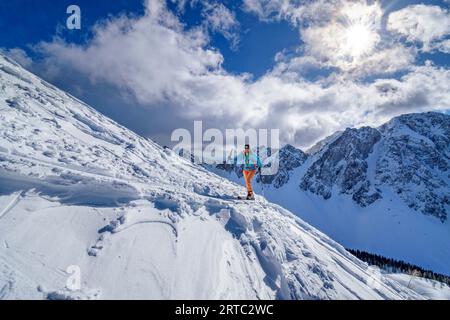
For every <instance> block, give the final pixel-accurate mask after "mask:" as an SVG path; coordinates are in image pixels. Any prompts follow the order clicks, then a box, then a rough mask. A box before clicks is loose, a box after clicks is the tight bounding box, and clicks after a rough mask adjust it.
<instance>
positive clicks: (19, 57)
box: [0, 48, 33, 68]
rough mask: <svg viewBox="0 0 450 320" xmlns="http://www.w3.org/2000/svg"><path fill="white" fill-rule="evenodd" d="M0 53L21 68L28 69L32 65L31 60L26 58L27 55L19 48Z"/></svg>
mask: <svg viewBox="0 0 450 320" xmlns="http://www.w3.org/2000/svg"><path fill="white" fill-rule="evenodd" d="M0 51H1V52H2V53H4V54H6V55H7V56H9V57H11V58H12V59H14V60H15V61H17V62H18V63H19V64H20V65H21V66H22V67H24V68H29V67H31V65H32V64H33V60H32V59H31V58H30V57H28V55H27V53H26V52H25V51H24V50H23V49H20V48H12V49H2V48H0Z"/></svg>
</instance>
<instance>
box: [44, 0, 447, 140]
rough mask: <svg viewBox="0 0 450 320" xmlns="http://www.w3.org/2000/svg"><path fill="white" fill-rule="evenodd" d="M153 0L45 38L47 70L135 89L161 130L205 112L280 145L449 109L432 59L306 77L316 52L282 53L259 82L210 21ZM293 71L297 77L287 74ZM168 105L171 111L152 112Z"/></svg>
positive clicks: (128, 103)
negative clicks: (217, 39)
mask: <svg viewBox="0 0 450 320" xmlns="http://www.w3.org/2000/svg"><path fill="white" fill-rule="evenodd" d="M146 5H147V11H146V14H145V15H144V16H142V17H138V18H129V17H124V16H122V17H118V18H113V19H110V20H109V21H106V22H104V23H102V24H100V25H98V26H97V27H96V28H95V32H94V37H93V39H92V40H91V41H90V42H89V43H87V44H85V45H82V46H77V45H73V44H69V43H66V42H64V41H63V40H61V39H55V40H54V41H52V42H50V43H42V44H40V45H39V46H38V48H39V49H40V50H41V53H42V54H44V55H45V57H46V58H45V60H44V61H43V62H42V63H41V64H40V67H41V68H44V70H45V71H46V72H47V77H53V79H56V80H57V79H58V78H61V77H67V75H68V74H70V75H76V74H82V75H83V76H85V77H88V78H89V79H91V81H92V82H94V83H96V84H107V85H109V86H113V87H114V88H115V89H117V90H115V91H117V92H118V93H119V94H120V95H131V96H132V97H133V98H134V99H135V100H136V101H137V102H138V106H140V107H141V108H143V109H145V110H148V118H149V120H148V121H149V122H151V121H153V122H152V124H153V123H157V124H158V126H160V127H167V128H169V127H170V126H169V125H167V124H168V123H170V124H173V121H181V120H183V119H184V120H186V121H192V120H194V119H202V120H204V122H205V123H207V124H208V126H215V127H217V128H222V129H223V128H227V127H230V128H236V127H249V126H251V127H256V128H280V129H281V135H282V139H283V142H285V143H287V142H289V143H293V144H295V145H298V146H302V147H306V146H309V145H310V144H311V143H313V142H315V141H316V140H318V139H320V138H323V137H325V136H326V135H329V134H331V133H333V132H334V131H336V130H341V129H343V128H345V127H347V126H355V125H364V124H376V125H378V124H381V122H383V121H385V120H387V119H389V118H390V117H391V116H394V115H398V114H401V113H405V112H414V111H423V110H443V109H446V108H447V109H448V108H450V100H449V99H450V98H449V97H450V96H449V94H448V92H450V71H448V70H447V69H442V68H441V69H440V68H437V67H434V66H432V65H427V66H424V67H410V68H409V69H408V73H407V74H406V75H405V76H403V77H402V78H401V79H398V80H393V79H379V80H376V81H374V82H372V83H360V82H358V81H355V80H354V79H353V78H352V77H341V76H340V75H339V74H333V75H331V76H330V77H329V78H326V79H322V80H319V81H309V80H306V79H305V78H303V77H302V76H301V75H299V74H298V73H296V70H295V68H297V69H298V68H302V67H303V66H305V65H309V66H310V67H315V66H316V65H317V64H320V63H323V61H318V60H316V59H314V58H313V56H311V55H306V56H304V57H299V56H295V57H294V58H292V59H290V58H289V59H285V58H284V57H283V55H282V54H280V55H279V56H278V57H277V58H278V60H277V66H276V67H275V68H274V70H272V71H271V72H268V73H267V74H266V75H264V76H262V77H261V78H259V79H256V80H251V78H250V77H248V76H247V75H233V74H230V73H228V72H226V70H224V69H223V68H222V66H221V64H222V61H223V57H222V55H221V54H220V52H218V51H217V50H215V49H213V48H211V47H210V44H209V38H208V35H207V32H206V31H205V30H204V29H203V28H194V29H186V27H185V26H184V25H183V24H182V23H181V22H180V21H179V20H178V18H177V17H176V16H175V15H174V14H172V13H170V12H169V11H168V10H167V9H166V7H165V6H164V2H162V1H150V2H147V4H146ZM388 50H391V51H389V53H386V52H388ZM396 50H400V51H396ZM401 50H403V48H401V47H392V48H389V49H386V50H385V51H381V52H384V53H380V52H375V51H374V52H373V53H371V54H370V55H368V57H367V58H366V61H367V62H366V65H367V66H370V65H373V67H370V68H373V69H376V68H377V67H379V64H380V63H381V62H383V63H385V65H384V66H383V67H382V68H384V69H389V68H391V69H392V70H397V69H398V68H399V66H398V65H396V64H399V63H400V64H401V65H403V66H407V65H408V63H409V62H410V61H411V60H409V59H408V58H406V59H405V60H402V61H401V62H398V61H397V62H395V64H394V65H393V66H391V63H392V61H395V60H400V59H398V57H399V56H402V55H403V56H405V57H407V54H406V53H403V52H401ZM298 54H299V55H300V54H301V52H298ZM377 54H380V55H381V57H377ZM386 57H387V58H386ZM394 57H395V59H394ZM320 58H321V59H323V58H322V57H320ZM329 59H332V57H329ZM383 59H384V60H386V61H383ZM366 68H369V67H366ZM291 72H292V73H293V74H296V76H288V75H289V73H291ZM80 82H81V81H80ZM81 83H82V82H81ZM82 84H83V85H84V86H85V89H86V91H88V90H91V89H92V84H91V83H82ZM109 92H111V91H109ZM113 94H117V93H113ZM111 99H112V98H110V97H109V100H111ZM123 100H124V105H123V108H124V110H123V113H127V111H126V110H125V108H130V109H131V108H135V107H136V101H134V100H130V99H123ZM161 105H162V106H164V109H155V108H157V107H160V106H161ZM154 110H158V112H161V113H162V114H161V115H159V113H158V112H156V111H154ZM174 119H176V120H174ZM180 125H181V124H180ZM158 134H163V133H161V132H159V133H158ZM165 134H166V135H170V132H165Z"/></svg>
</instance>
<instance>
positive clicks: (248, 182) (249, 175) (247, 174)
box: [244, 170, 256, 194]
mask: <svg viewBox="0 0 450 320" xmlns="http://www.w3.org/2000/svg"><path fill="white" fill-rule="evenodd" d="M255 174H256V170H244V179H245V186H246V187H247V192H248V193H249V194H253V189H252V179H253V177H254V176H255Z"/></svg>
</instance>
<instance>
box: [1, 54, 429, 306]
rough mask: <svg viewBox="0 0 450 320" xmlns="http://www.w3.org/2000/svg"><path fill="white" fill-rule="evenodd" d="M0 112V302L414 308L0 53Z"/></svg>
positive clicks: (273, 210)
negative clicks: (313, 302) (382, 302)
mask: <svg viewBox="0 0 450 320" xmlns="http://www.w3.org/2000/svg"><path fill="white" fill-rule="evenodd" d="M0 110H1V111H0V125H1V131H0V181H1V183H0V299H41V298H43V299H98V298H102V299H113V298H121V299H134V298H143V299H178V298H180V299H216V298H222V299H230V298H233V299H241V298H246V299H420V298H423V296H422V295H421V294H419V293H417V292H415V291H413V290H411V289H408V288H407V287H406V286H405V285H404V284H402V281H396V280H394V279H392V278H391V277H388V276H386V275H384V274H382V273H380V272H379V271H378V270H377V269H374V268H371V267H369V266H368V265H367V264H365V263H363V262H361V261H360V260H358V259H356V258H355V257H353V256H352V255H350V254H349V253H348V252H346V251H345V250H344V248H343V247H341V246H340V245H338V244H337V243H336V242H334V241H332V240H331V239H330V238H328V237H327V236H325V235H324V234H322V233H321V232H319V231H317V230H316V229H314V228H313V227H311V226H309V225H308V224H306V223H305V222H303V221H302V220H300V219H299V218H297V217H296V216H294V215H293V214H291V213H290V212H289V211H287V210H285V209H283V208H282V207H280V206H278V205H274V204H271V203H269V202H267V201H266V200H265V199H264V198H262V197H260V196H258V197H257V200H256V201H255V202H239V201H236V200H234V199H235V197H236V196H237V195H238V194H242V193H243V192H244V190H243V188H242V187H241V186H239V185H237V184H234V183H232V182H230V181H228V180H226V179H223V178H221V177H219V176H217V175H215V174H213V173H210V172H208V171H207V170H205V169H203V168H200V167H198V166H194V165H193V164H191V163H190V162H188V161H186V160H184V159H182V158H181V157H179V156H177V155H175V154H173V153H172V151H170V150H167V149H164V148H161V147H160V146H158V145H157V144H155V143H153V142H152V141H150V140H147V139H144V138H142V137H140V136H138V135H136V134H134V133H133V132H131V131H129V130H127V129H126V128H124V127H122V126H120V125H118V124H117V123H115V122H113V121H112V120H110V119H108V118H107V117H105V116H103V115H101V114H99V113H98V112H96V111H95V110H94V109H92V108H91V107H89V106H87V105H86V104H84V103H82V102H81V101H79V100H77V99H75V98H74V97H72V96H70V95H68V94H66V93H64V92H62V91H60V90H58V89H56V88H55V87H53V86H51V85H49V84H48V83H46V82H45V81H43V80H41V79H39V78H38V77H36V76H34V75H32V74H31V73H29V72H27V71H25V70H24V69H22V68H21V67H20V66H19V65H17V64H16V63H14V62H13V61H11V60H9V59H8V58H6V57H4V56H1V55H0ZM71 266H72V267H73V266H75V267H77V268H78V269H79V271H80V274H79V278H80V280H81V283H80V284H81V286H80V287H79V288H78V289H77V288H73V287H71V286H68V281H69V280H70V279H71V275H69V274H68V273H67V270H68V267H71Z"/></svg>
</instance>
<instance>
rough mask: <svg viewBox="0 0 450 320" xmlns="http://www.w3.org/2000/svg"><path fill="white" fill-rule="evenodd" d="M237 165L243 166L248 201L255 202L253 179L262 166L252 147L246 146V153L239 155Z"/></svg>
mask: <svg viewBox="0 0 450 320" xmlns="http://www.w3.org/2000/svg"><path fill="white" fill-rule="evenodd" d="M235 163H236V164H237V165H243V166H244V168H243V169H244V170H243V174H244V179H245V186H246V187H247V198H246V199H247V200H254V199H255V195H254V193H253V189H252V179H253V177H254V176H255V174H256V171H258V170H259V171H260V170H261V167H262V164H261V160H260V159H259V157H258V156H257V155H256V154H255V153H253V152H252V151H251V149H250V145H249V144H246V145H245V146H244V151H242V152H241V153H240V154H239V155H237V156H236V158H235Z"/></svg>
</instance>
